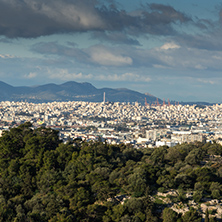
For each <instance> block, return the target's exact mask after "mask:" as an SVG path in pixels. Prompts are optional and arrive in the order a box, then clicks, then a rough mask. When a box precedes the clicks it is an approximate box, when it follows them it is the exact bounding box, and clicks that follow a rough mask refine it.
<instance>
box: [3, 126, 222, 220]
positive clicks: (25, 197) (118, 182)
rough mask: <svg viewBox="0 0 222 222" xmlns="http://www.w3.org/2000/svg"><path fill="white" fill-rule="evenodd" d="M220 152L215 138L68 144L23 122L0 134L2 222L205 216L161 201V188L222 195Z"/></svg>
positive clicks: (53, 133) (178, 199) (180, 198)
mask: <svg viewBox="0 0 222 222" xmlns="http://www.w3.org/2000/svg"><path fill="white" fill-rule="evenodd" d="M221 154H222V147H221V146H219V145H218V144H209V143H207V144H202V143H196V144H189V145H188V144H182V145H178V146H175V147H172V148H167V147H160V148H156V149H143V150H137V149H133V148H131V147H130V146H125V145H123V144H122V145H108V144H106V143H102V142H99V141H98V142H91V143H87V142H83V141H81V140H75V141H70V142H69V143H66V144H64V143H62V142H61V141H60V140H59V138H58V132H57V131H55V130H52V129H49V128H38V129H33V128H32V127H31V124H30V123H25V124H23V125H20V126H19V127H18V128H12V129H11V130H10V131H6V132H5V133H4V134H3V136H2V137H1V138H0V221H21V222H26V221H39V222H40V221H41V222H45V221H49V222H56V221H64V222H65V221H66V222H71V221H106V222H109V221H110V222H111V221H116V222H119V221H135V222H137V221H138V222H139V221H147V222H148V221H164V222H166V221H182V222H183V221H184V222H185V221H200V220H201V217H200V215H199V212H198V211H197V210H194V209H190V211H187V212H186V213H185V214H183V215H182V214H177V213H176V212H174V211H173V210H171V209H169V206H168V205H166V204H164V203H161V202H158V201H157V199H155V195H156V191H157V190H159V191H161V192H164V191H166V190H169V189H174V190H179V193H180V195H178V196H177V197H175V198H174V199H173V201H174V202H181V201H182V202H183V201H185V199H186V198H185V197H184V192H186V191H187V190H193V191H194V194H193V199H194V200H195V201H196V202H201V201H202V199H203V198H204V197H208V198H209V197H212V198H217V199H220V198H221V194H222V193H221V192H222V186H221V181H222V162H221ZM215 155H217V156H215ZM166 206H167V207H166ZM165 207H166V208H165ZM164 208H165V209H164ZM163 209H164V210H163ZM167 218H168V219H169V218H170V219H171V220H167ZM211 220H212V219H211Z"/></svg>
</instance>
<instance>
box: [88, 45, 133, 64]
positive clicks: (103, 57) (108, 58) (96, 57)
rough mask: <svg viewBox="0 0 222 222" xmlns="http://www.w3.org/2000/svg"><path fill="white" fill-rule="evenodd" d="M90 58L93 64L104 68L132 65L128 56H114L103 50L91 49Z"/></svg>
mask: <svg viewBox="0 0 222 222" xmlns="http://www.w3.org/2000/svg"><path fill="white" fill-rule="evenodd" d="M90 56H91V59H92V61H93V62H95V63H98V64H100V65H104V66H125V65H132V63H133V60H132V58H130V57H129V56H122V55H116V54H114V53H111V52H109V51H108V50H106V49H103V48H98V49H95V48H93V50H92V51H91V52H90Z"/></svg>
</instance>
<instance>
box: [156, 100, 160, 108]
mask: <svg viewBox="0 0 222 222" xmlns="http://www.w3.org/2000/svg"><path fill="white" fill-rule="evenodd" d="M156 105H157V106H159V105H160V104H159V102H158V98H156Z"/></svg>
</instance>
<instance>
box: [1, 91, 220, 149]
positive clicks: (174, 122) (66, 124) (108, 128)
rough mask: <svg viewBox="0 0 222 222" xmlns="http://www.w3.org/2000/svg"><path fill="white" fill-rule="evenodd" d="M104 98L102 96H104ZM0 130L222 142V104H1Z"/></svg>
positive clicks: (150, 144) (171, 142)
mask: <svg viewBox="0 0 222 222" xmlns="http://www.w3.org/2000/svg"><path fill="white" fill-rule="evenodd" d="M104 96H105V95H104ZM0 110H1V114H0V127H1V131H0V132H2V131H3V130H7V129H9V128H11V127H15V126H18V125H19V124H22V123H25V122H31V123H32V125H33V127H40V126H45V127H50V128H53V129H57V130H59V135H60V138H61V139H62V140H64V142H65V141H67V140H68V139H69V140H70V139H71V140H74V139H77V138H78V139H82V140H85V141H90V140H98V139H99V138H100V139H103V140H104V141H106V142H107V143H109V144H120V143H124V144H131V145H132V146H133V147H135V148H141V147H147V148H154V147H159V146H163V145H166V146H168V147H172V146H175V145H177V144H181V143H191V142H195V141H198V142H212V143H213V142H216V143H219V144H222V105H221V104H215V105H212V106H204V105H195V104H194V105H180V104H175V105H173V104H170V103H168V104H165V103H164V104H159V103H155V104H151V105H150V104H147V103H145V104H144V105H143V104H140V103H138V102H135V103H125V102H114V103H113V102H105V98H104V101H103V102H99V103H98V102H97V103H96V102H81V101H70V102H51V103H39V104H34V103H28V102H9V101H2V102H1V103H0Z"/></svg>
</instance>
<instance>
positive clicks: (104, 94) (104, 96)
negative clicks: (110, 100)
mask: <svg viewBox="0 0 222 222" xmlns="http://www.w3.org/2000/svg"><path fill="white" fill-rule="evenodd" d="M105 102H106V93H105V92H104V93H103V103H105Z"/></svg>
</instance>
